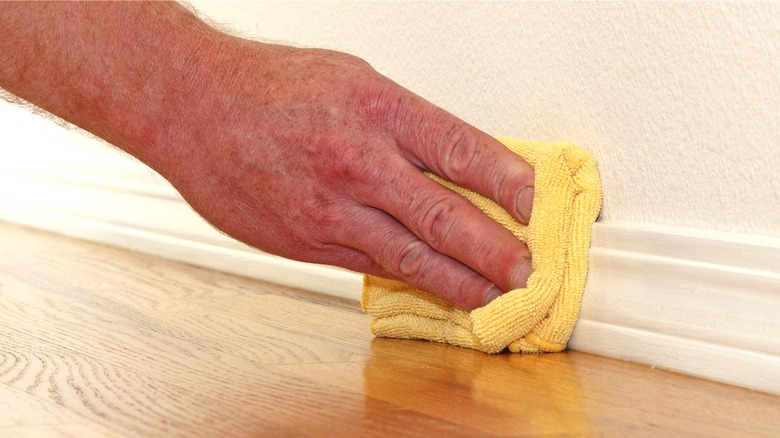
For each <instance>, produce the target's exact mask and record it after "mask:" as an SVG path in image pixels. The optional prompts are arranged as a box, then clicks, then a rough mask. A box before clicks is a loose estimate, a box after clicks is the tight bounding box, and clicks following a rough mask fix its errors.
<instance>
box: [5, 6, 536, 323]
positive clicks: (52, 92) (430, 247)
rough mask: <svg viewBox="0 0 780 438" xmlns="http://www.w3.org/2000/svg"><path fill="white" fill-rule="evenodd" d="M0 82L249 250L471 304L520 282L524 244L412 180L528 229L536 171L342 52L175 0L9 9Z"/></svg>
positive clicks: (527, 267)
mask: <svg viewBox="0 0 780 438" xmlns="http://www.w3.org/2000/svg"><path fill="white" fill-rule="evenodd" d="M0 87H2V88H4V89H5V90H7V91H8V92H10V93H12V94H13V95H15V96H17V97H19V98H21V99H24V100H26V101H28V102H30V103H32V104H34V105H36V106H38V107H40V108H43V109H45V110H47V111H48V112H50V113H52V114H54V115H56V116H58V117H60V118H62V119H64V120H66V121H68V122H70V123H73V124H74V125H77V126H79V127H81V128H83V129H85V130H87V131H90V132H92V133H93V134H95V135H97V136H98V137H101V138H103V139H105V140H106V141H107V142H109V143H111V144H113V145H116V146H117V147H119V148H121V149H122V150H124V151H126V152H128V153H130V154H132V155H133V156H135V157H137V158H138V159H140V160H141V161H143V162H144V163H146V164H148V165H149V166H150V167H152V168H153V169H155V170H156V171H157V172H159V173H160V174H161V175H162V176H164V177H165V178H166V179H168V180H169V181H170V182H171V183H172V184H173V186H174V187H176V188H177V189H178V190H179V192H180V193H181V194H182V196H183V197H184V198H185V199H186V200H187V202H189V204H190V205H191V206H192V207H193V208H194V209H195V210H196V211H197V212H198V213H199V214H201V215H202V216H203V217H204V218H205V219H207V220H208V221H209V222H210V223H211V224H213V225H214V226H215V227H216V228H218V229H220V230H222V231H223V232H225V233H227V234H229V235H230V236H233V237H234V238H236V239H238V240H241V241H243V242H245V243H248V244H250V245H252V246H254V247H256V248H259V249H261V250H264V251H267V252H270V253H274V254H278V255H281V256H284V257H288V258H291V259H296V260H302V261H307V262H316V263H324V264H330V265H337V266H342V267H345V268H348V269H352V270H355V271H360V272H365V273H369V274H374V275H379V276H383V277H387V278H394V279H400V280H403V281H406V282H408V283H410V284H413V285H415V286H417V287H420V288H422V289H425V290H428V291H430V292H432V293H434V294H437V295H439V296H441V297H443V298H445V299H446V300H448V301H450V302H452V303H454V304H456V305H458V306H460V307H462V308H465V309H467V310H471V309H474V308H477V307H480V306H482V305H484V304H486V303H487V302H489V301H491V300H492V299H494V298H496V297H497V296H498V295H500V294H501V293H503V292H504V291H507V290H510V289H514V288H518V287H523V286H525V284H526V281H527V279H528V276H529V275H530V272H531V264H530V254H529V251H528V248H527V247H526V246H525V245H524V244H523V243H521V242H519V241H518V240H517V239H515V238H514V237H513V236H512V235H511V234H510V233H509V232H508V231H506V230H504V229H503V228H502V227H501V226H499V225H497V224H496V223H494V222H493V221H491V220H490V219H489V218H488V217H487V216H485V215H484V214H483V213H482V212H480V211H479V210H478V209H477V208H476V207H474V206H473V205H471V204H470V203H468V202H467V201H466V200H465V199H464V198H462V197H460V196H458V195H456V194H454V193H453V192H451V191H449V190H448V189H445V188H443V187H441V186H439V185H438V184H437V183H435V182H433V181H431V180H430V179H429V178H427V177H426V176H425V175H424V173H423V172H424V171H430V172H433V173H435V174H438V175H440V176H442V177H444V178H446V179H449V180H451V181H453V182H455V183H457V184H459V185H461V186H464V187H467V188H470V189H472V190H474V191H476V192H479V193H481V194H483V195H485V196H488V197H490V198H492V199H494V200H496V202H498V203H499V204H501V205H502V206H503V207H504V208H505V209H507V211H509V212H510V213H511V214H513V216H514V217H515V218H516V219H518V220H519V221H521V222H523V223H527V222H528V218H529V217H530V214H531V203H532V200H533V170H532V169H531V167H530V166H529V165H528V164H527V163H526V162H524V161H523V160H521V159H520V158H518V157H517V156H516V155H515V154H513V153H511V152H510V151H508V150H507V149H506V148H505V147H504V146H502V145H501V144H500V143H498V142H497V141H496V140H494V139H493V138H491V137H490V136H488V135H487V134H485V133H483V132H481V131H479V130H477V129H476V128H474V127H472V126H470V125H468V124H466V123H465V122H463V121H462V120H460V119H458V118H457V117H455V116H453V115H452V114H449V113H447V112H446V111H444V110H442V109H440V108H437V107H436V106H434V105H432V104H430V103H429V102H427V101H425V100H424V99H422V98H420V97H419V96H416V95H415V94H413V93H412V92H410V91H408V90H406V89H404V88H403V87H401V86H399V85H398V84H396V83H394V82H392V81H391V80H389V79H388V78H386V77H384V76H382V75H381V74H379V73H377V72H376V71H375V70H374V69H373V68H371V66H369V65H368V64H367V63H366V62H364V61H363V60H361V59H359V58H356V57H354V56H351V55H347V54H344V53H339V52H333V51H326V50H316V49H297V48H291V47H286V46H279V45H271V44H263V43H259V42H254V41H249V40H245V39H241V38H237V37H234V36H231V35H227V34H225V33H222V32H220V31H218V30H215V29H213V28H211V27H209V26H208V25H206V24H205V23H203V22H202V21H200V20H199V19H198V18H197V17H196V16H195V15H193V14H192V13H190V12H189V11H188V10H187V9H185V8H184V7H183V6H181V5H178V4H176V3H109V4H104V3H55V4H48V3H46V4H39V3H27V4H9V3H3V4H2V5H0Z"/></svg>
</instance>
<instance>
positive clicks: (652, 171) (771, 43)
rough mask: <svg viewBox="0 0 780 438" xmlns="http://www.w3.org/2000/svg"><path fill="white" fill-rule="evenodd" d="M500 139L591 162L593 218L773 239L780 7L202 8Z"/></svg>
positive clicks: (779, 175)
mask: <svg viewBox="0 0 780 438" xmlns="http://www.w3.org/2000/svg"><path fill="white" fill-rule="evenodd" d="M195 6H196V7H197V8H198V9H199V10H200V11H201V12H202V13H203V14H205V15H206V16H208V17H211V18H212V19H213V20H214V21H216V22H219V23H223V24H225V25H226V26H228V27H231V28H232V29H234V30H235V31H236V32H238V33H240V34H243V35H247V36H252V37H255V38H261V39H266V40H276V41H281V42H286V43H290V44H294V45H299V46H311V47H324V48H332V49H337V50H343V51H346V52H350V53H353V54H355V55H358V56H361V57H363V58H365V59H366V60H368V61H369V62H370V63H371V64H372V65H373V66H374V67H375V68H376V69H377V70H379V71H380V72H382V73H383V74H385V75H387V76H389V77H391V78H392V79H394V80H396V81H397V82H399V83H401V84H402V85H404V86H406V87H408V88H410V89H412V90H413V91H415V92H417V93H418V94H420V95H422V96H423V97H425V98H427V99H429V100H431V101H433V102H434V103H436V104H438V105H440V106H442V107H444V108H446V109H448V110H449V111H451V112H453V113H455V114H457V115H458V116H460V117H462V118H464V119H465V120H467V121H468V122H470V123H472V124H475V125H476V126H477V127H479V128H481V129H483V130H485V131H487V132H489V133H492V134H496V135H510V136H516V137H523V138H533V139H543V140H567V141H571V142H575V143H578V144H580V145H582V146H584V147H586V148H587V149H589V150H591V151H592V152H593V153H594V154H595V155H596V157H597V159H598V160H599V163H600V166H601V171H602V175H603V178H604V183H605V204H604V211H603V215H602V217H603V219H604V220H606V221H628V222H635V223H642V224H649V225H671V226H676V227H692V228H700V229H713V230H722V231H734V232H740V233H750V234H758V235H767V236H780V170H778V169H779V168H780V4H741V3H737V4H710V3H690V4H688V3H683V4H666V3H656V4H649V3H615V4H610V3H588V4H569V3H557V2H555V3H457V4H446V3H387V4H386V3H369V2H360V3H335V4H334V3H315V4H310V3H271V4H257V3H218V4H215V3H209V2H196V3H195Z"/></svg>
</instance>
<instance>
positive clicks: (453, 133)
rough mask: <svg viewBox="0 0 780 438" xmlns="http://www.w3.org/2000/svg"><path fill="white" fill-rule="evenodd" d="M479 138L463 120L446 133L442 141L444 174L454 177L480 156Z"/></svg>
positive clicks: (441, 151) (441, 150)
mask: <svg viewBox="0 0 780 438" xmlns="http://www.w3.org/2000/svg"><path fill="white" fill-rule="evenodd" d="M479 151H480V147H479V140H478V137H477V136H476V135H475V133H474V132H473V131H472V129H471V128H470V127H469V126H468V125H466V124H465V123H463V122H457V123H456V124H455V125H453V126H452V128H450V130H449V131H447V133H446V134H445V138H444V141H443V142H442V143H441V149H440V153H441V162H442V166H443V167H442V169H441V171H442V172H443V173H444V175H443V176H445V177H447V178H450V179H453V178H454V175H457V174H460V173H462V172H463V171H465V170H466V169H468V167H469V166H471V164H472V163H473V162H474V161H475V160H476V159H477V158H478V155H479Z"/></svg>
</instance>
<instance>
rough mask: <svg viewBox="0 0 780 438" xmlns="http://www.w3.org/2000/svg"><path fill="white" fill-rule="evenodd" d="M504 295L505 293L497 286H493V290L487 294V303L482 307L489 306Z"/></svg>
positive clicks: (489, 290)
mask: <svg viewBox="0 0 780 438" xmlns="http://www.w3.org/2000/svg"><path fill="white" fill-rule="evenodd" d="M503 294H504V293H503V292H502V291H501V289H499V288H497V287H495V286H491V288H490V289H488V290H487V292H485V302H484V303H483V304H482V305H483V306H487V305H488V304H490V302H491V301H493V300H495V299H496V298H498V297H500V296H501V295H503Z"/></svg>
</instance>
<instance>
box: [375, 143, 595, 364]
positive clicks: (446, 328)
mask: <svg viewBox="0 0 780 438" xmlns="http://www.w3.org/2000/svg"><path fill="white" fill-rule="evenodd" d="M499 140H500V141H501V142H502V143H504V145H506V146H507V147H508V148H509V149H511V150H512V151H514V152H515V153H517V154H519V155H520V156H521V157H523V159H525V160H526V161H527V162H528V163H529V164H531V166H533V167H534V173H535V181H534V186H535V189H534V192H535V194H534V201H533V211H532V213H531V219H530V221H529V224H528V225H527V226H526V225H522V224H520V223H519V222H517V221H515V220H514V219H513V218H512V216H511V215H510V214H509V213H507V212H506V210H504V209H503V208H502V207H500V206H499V205H498V204H496V203H495V202H493V201H492V200H490V199H488V198H485V197H484V196H481V195H479V194H477V193H474V192H472V191H469V190H467V189H464V188H462V187H458V186H456V185H454V184H452V183H451V182H448V181H445V180H443V179H441V178H439V177H437V176H435V175H431V174H429V175H428V176H429V177H431V178H433V179H434V180H436V181H437V182H439V183H440V184H442V185H444V186H445V187H448V188H450V189H452V190H453V191H455V192H457V193H459V194H460V195H462V196H464V197H465V198H467V199H468V200H469V201H471V203H472V204H474V205H475V206H477V207H479V208H480V209H481V210H482V211H484V212H485V214H487V215H488V216H489V217H490V218H491V219H493V220H495V221H496V222H498V223H499V224H501V225H502V226H504V227H505V228H506V229H508V230H509V231H511V232H512V233H513V234H514V235H515V236H516V237H517V238H518V239H520V240H521V241H523V242H525V243H526V244H527V245H528V248H529V250H530V251H531V258H532V267H533V273H532V274H531V276H530V277H529V279H528V283H527V285H526V287H525V288H522V289H515V290H512V291H509V292H507V293H505V294H504V295H502V296H500V297H499V298H497V299H496V300H494V301H492V302H491V303H489V304H487V305H486V306H484V307H480V308H478V309H475V310H473V311H471V312H467V311H465V310H463V309H461V308H459V307H457V306H454V305H452V304H449V303H447V302H446V301H444V300H442V299H441V298H439V297H437V296H434V295H432V294H429V293H427V292H425V291H422V290H420V289H416V288H414V287H412V286H410V285H408V284H406V283H403V282H399V281H395V280H388V279H384V278H379V277H374V276H370V275H367V276H365V278H364V282H363V296H362V300H361V304H362V307H363V310H364V311H365V312H366V313H368V314H369V315H371V316H373V317H374V320H373V322H372V323H371V331H372V332H373V333H374V335H376V336H379V337H390V338H404V339H427V340H431V341H436V342H446V343H450V344H453V345H459V346H461V347H468V348H473V349H476V350H481V351H484V352H486V353H498V352H500V351H502V350H504V349H505V348H507V347H508V348H509V350H510V351H511V352H513V353H517V352H525V353H538V352H555V351H561V350H563V349H565V348H566V343H567V342H568V341H569V338H570V337H571V334H572V332H573V330H574V325H575V323H576V322H577V317H578V315H579V310H580V303H581V301H582V293H583V290H584V289H585V277H586V275H587V271H588V248H589V247H590V235H591V227H592V225H593V222H594V221H595V220H596V217H597V216H598V213H599V210H600V209H601V181H600V179H599V174H598V170H597V167H596V162H595V160H594V159H593V157H592V156H591V155H590V154H589V153H588V152H586V151H585V150H583V149H580V148H579V147H577V146H574V145H572V144H567V143H556V144H546V143H540V142H528V141H520V140H515V139H508V138H499Z"/></svg>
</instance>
